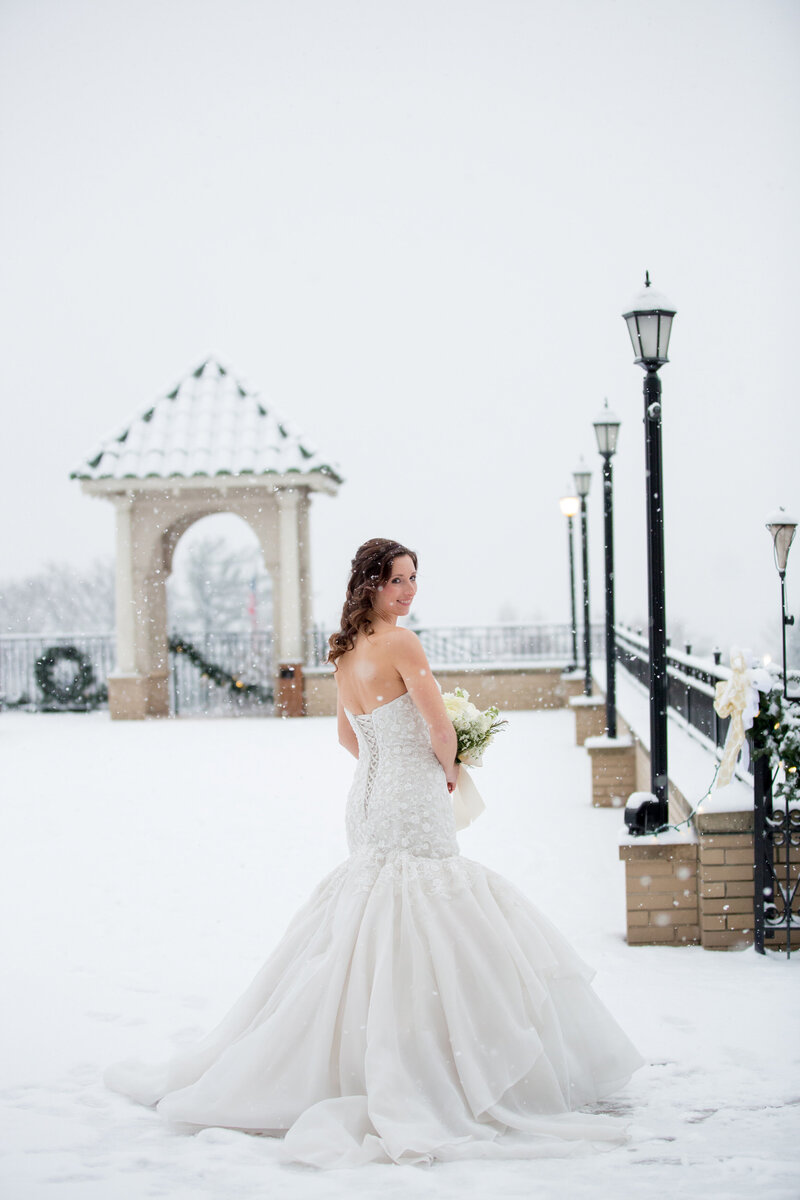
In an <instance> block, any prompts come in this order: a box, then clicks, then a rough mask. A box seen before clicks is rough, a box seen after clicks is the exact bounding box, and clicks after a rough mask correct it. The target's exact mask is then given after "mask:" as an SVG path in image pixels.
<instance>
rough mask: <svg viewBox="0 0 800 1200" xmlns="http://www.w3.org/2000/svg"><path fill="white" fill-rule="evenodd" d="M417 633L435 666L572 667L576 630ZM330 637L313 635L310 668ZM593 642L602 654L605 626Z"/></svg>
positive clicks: (596, 628)
mask: <svg viewBox="0 0 800 1200" xmlns="http://www.w3.org/2000/svg"><path fill="white" fill-rule="evenodd" d="M414 632H415V633H416V634H417V635H418V637H419V639H420V641H421V642H422V645H423V648H424V650H425V653H426V655H427V656H428V658H429V660H430V662H431V663H432V664H433V665H434V666H445V665H447V664H449V663H453V664H465V663H513V662H515V661H518V662H521V663H529V662H552V663H555V664H557V665H558V666H562V667H566V666H569V665H572V664H571V663H570V659H571V658H572V627H571V626H570V625H568V624H563V625H560V624H545V623H541V624H539V623H537V624H529V625H453V626H435V627H431V628H428V627H425V626H423V627H421V628H417V629H415V630H414ZM330 634H331V630H329V629H326V628H323V627H322V626H317V627H316V628H315V629H313V630H312V631H311V632H310V634H309V639H308V640H309V648H310V656H309V665H310V666H316V667H318V666H322V664H323V663H324V662H325V659H326V657H327V654H328V638H329V636H330ZM591 639H592V649H593V650H596V651H598V652H600V651H602V648H603V627H602V625H593V626H592V629H591ZM577 665H579V664H577Z"/></svg>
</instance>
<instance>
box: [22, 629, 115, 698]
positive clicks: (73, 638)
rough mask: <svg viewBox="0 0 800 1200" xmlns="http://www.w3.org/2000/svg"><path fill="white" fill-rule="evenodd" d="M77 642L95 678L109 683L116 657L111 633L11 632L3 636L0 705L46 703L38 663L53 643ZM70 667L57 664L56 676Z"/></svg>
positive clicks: (71, 643) (74, 643)
mask: <svg viewBox="0 0 800 1200" xmlns="http://www.w3.org/2000/svg"><path fill="white" fill-rule="evenodd" d="M63 646H74V647H75V648H76V649H77V650H79V651H80V652H81V654H83V655H84V656H85V657H86V658H87V659H88V660H89V662H90V663H91V666H92V671H93V673H94V677H95V682H96V684H98V685H102V684H105V681H106V679H107V678H108V676H109V674H110V672H111V671H112V670H113V667H114V660H115V658H116V654H115V649H114V637H113V635H112V634H108V633H70V634H55V633H51V634H47V633H37V634H29V633H9V634H5V635H4V636H3V637H0V708H2V707H36V708H40V707H43V697H42V694H41V691H40V688H39V685H38V683H37V682H36V663H37V661H38V660H39V659H40V658H41V657H42V655H44V654H45V652H46V651H47V650H49V649H51V647H63ZM61 670H63V671H64V674H65V676H66V672H67V670H68V668H59V667H56V669H55V672H56V676H58V674H59V673H60V671H61Z"/></svg>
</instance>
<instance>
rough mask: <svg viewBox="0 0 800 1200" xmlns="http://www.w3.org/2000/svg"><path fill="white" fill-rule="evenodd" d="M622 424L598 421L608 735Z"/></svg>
mask: <svg viewBox="0 0 800 1200" xmlns="http://www.w3.org/2000/svg"><path fill="white" fill-rule="evenodd" d="M619 427H620V421H619V418H618V417H617V416H616V414H615V413H613V412H612V411H611V409H610V408H609V407H608V400H606V402H605V405H604V407H603V411H602V412H601V413H600V416H599V417H598V418H597V419H596V421H595V422H594V432H595V435H596V437H597V449H598V450H599V451H600V454H601V455H602V457H603V529H604V541H605V554H606V735H607V736H608V737H610V738H615V737H616V736H617V644H616V636H615V633H614V478H613V474H612V470H611V459H612V458H613V456H614V454H615V453H616V449H617V438H618V437H619Z"/></svg>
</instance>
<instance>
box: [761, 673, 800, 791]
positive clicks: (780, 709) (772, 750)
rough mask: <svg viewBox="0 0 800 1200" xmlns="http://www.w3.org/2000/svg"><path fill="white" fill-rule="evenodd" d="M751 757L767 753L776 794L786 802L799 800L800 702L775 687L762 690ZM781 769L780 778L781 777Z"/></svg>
mask: <svg viewBox="0 0 800 1200" xmlns="http://www.w3.org/2000/svg"><path fill="white" fill-rule="evenodd" d="M753 744H754V746H755V751H754V757H755V758H762V757H763V756H764V755H769V758H770V761H771V764H772V773H773V777H775V776H777V778H775V779H774V784H773V786H774V789H775V795H776V796H784V797H785V798H786V802H787V804H789V803H792V802H793V803H800V701H798V700H793V699H789V700H787V699H786V697H785V696H784V694H783V691H782V690H781V689H779V688H775V689H774V690H773V691H771V692H766V693H762V695H761V708H760V709H759V713H758V716H757V717H756V719H755V721H754V722H753ZM779 771H782V773H783V778H782V779H781V778H780V775H779Z"/></svg>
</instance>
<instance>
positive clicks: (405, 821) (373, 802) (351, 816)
mask: <svg viewBox="0 0 800 1200" xmlns="http://www.w3.org/2000/svg"><path fill="white" fill-rule="evenodd" d="M347 717H348V720H349V721H350V724H351V725H352V726H353V729H354V730H355V734H356V737H357V738H358V767H357V768H356V774H355V778H354V780H353V786H352V787H351V789H350V794H349V796H348V799H347V841H348V846H349V848H350V853H351V854H353V853H357V852H359V851H366V852H368V853H369V854H370V856H371V857H373V856H377V857H378V858H381V859H388V858H391V857H394V856H396V855H397V854H407V855H414V856H418V857H421V858H448V857H450V856H452V855H456V854H458V843H457V842H456V829H455V818H454V816H453V805H452V801H451V799H450V794H449V792H448V791H447V784H446V781H445V777H444V771H443V770H442V768H441V765H440V763H439V760H438V759H437V757H436V755H435V754H434V753H433V749H432V747H431V740H430V735H429V733H428V727H427V725H426V724H425V721H424V720H423V718H422V716H421V714H420V712H419V710H418V709H417V707H416V705H415V704H414V701H413V700H412V699H411V697H410V695H409V694H408V693H407V692H406V693H404V695H402V696H398V697H397V699H396V700H391V701H390V702H389V703H388V704H383V705H381V706H380V708H376V709H375V710H374V711H373V712H371V713H363V714H361V715H359V716H354V715H353V714H352V713H350V712H348V713H347Z"/></svg>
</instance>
